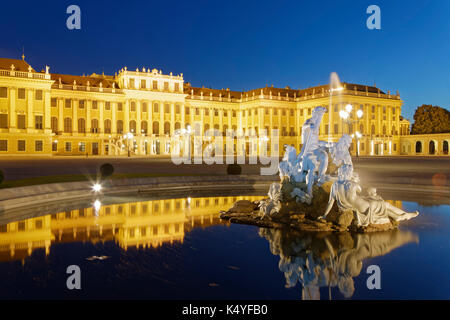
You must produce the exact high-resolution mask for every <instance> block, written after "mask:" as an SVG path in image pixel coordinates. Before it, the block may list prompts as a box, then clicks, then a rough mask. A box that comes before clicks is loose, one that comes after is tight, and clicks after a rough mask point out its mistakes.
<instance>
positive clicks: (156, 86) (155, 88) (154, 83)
mask: <svg viewBox="0 0 450 320" xmlns="http://www.w3.org/2000/svg"><path fill="white" fill-rule="evenodd" d="M153 90H158V81H156V80H153Z"/></svg>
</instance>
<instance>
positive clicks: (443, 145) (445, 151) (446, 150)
mask: <svg viewBox="0 0 450 320" xmlns="http://www.w3.org/2000/svg"><path fill="white" fill-rule="evenodd" d="M442 153H443V154H448V141H447V140H445V141H444V142H443V143H442Z"/></svg>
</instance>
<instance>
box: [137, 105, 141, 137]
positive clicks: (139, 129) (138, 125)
mask: <svg viewBox="0 0 450 320" xmlns="http://www.w3.org/2000/svg"><path fill="white" fill-rule="evenodd" d="M141 112H142V105H141V101H140V100H138V101H136V134H142V127H141V120H142V115H141Z"/></svg>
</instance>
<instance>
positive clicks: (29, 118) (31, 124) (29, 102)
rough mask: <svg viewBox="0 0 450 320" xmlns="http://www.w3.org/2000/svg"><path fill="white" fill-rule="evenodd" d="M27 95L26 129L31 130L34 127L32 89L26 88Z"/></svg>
mask: <svg viewBox="0 0 450 320" xmlns="http://www.w3.org/2000/svg"><path fill="white" fill-rule="evenodd" d="M27 95H28V97H27V129H28V130H32V129H34V112H33V105H34V95H33V90H27Z"/></svg>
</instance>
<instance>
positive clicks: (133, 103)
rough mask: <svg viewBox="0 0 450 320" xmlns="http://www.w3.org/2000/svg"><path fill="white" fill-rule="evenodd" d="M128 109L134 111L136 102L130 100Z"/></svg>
mask: <svg viewBox="0 0 450 320" xmlns="http://www.w3.org/2000/svg"><path fill="white" fill-rule="evenodd" d="M130 111H133V112H136V102H134V101H131V104H130Z"/></svg>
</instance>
